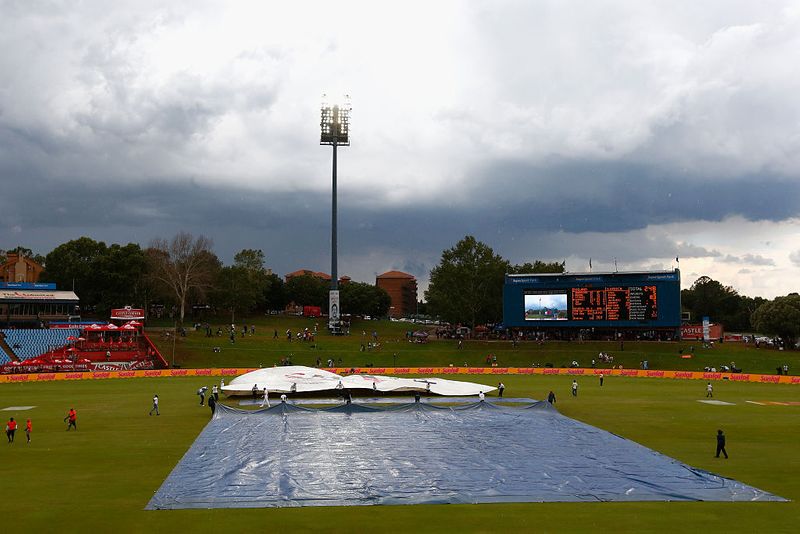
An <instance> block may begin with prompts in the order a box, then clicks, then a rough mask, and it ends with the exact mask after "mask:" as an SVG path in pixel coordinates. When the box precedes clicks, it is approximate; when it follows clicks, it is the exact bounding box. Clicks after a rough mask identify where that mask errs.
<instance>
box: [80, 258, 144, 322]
mask: <svg viewBox="0 0 800 534" xmlns="http://www.w3.org/2000/svg"><path fill="white" fill-rule="evenodd" d="M92 270H93V272H94V274H95V280H94V284H95V285H96V286H97V287H98V288H100V292H99V294H98V296H97V297H98V298H97V301H96V302H95V303H94V304H95V305H96V306H97V308H98V310H99V311H101V312H108V311H109V310H111V309H112V308H115V307H120V306H138V305H142V303H143V302H144V299H145V292H146V288H145V287H144V284H145V282H144V280H145V275H146V271H147V260H146V259H145V255H144V251H143V250H142V248H141V247H140V246H139V245H138V244H136V243H128V244H127V245H125V246H122V245H118V244H116V243H115V244H112V245H111V246H110V247H108V248H107V249H106V250H105V251H103V253H102V254H99V255H98V256H97V257H96V258H95V259H94V261H93V262H92Z"/></svg>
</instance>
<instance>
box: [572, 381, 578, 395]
mask: <svg viewBox="0 0 800 534" xmlns="http://www.w3.org/2000/svg"><path fill="white" fill-rule="evenodd" d="M572 396H573V397H577V396H578V381H577V380H573V381H572Z"/></svg>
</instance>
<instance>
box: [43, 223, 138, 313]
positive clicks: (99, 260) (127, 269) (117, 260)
mask: <svg viewBox="0 0 800 534" xmlns="http://www.w3.org/2000/svg"><path fill="white" fill-rule="evenodd" d="M45 263H46V265H47V267H46V268H45V270H44V272H43V273H42V275H41V276H40V279H41V280H45V281H49V282H55V283H56V285H57V286H58V287H61V288H70V289H71V288H73V287H74V288H75V292H76V293H77V295H78V296H79V297H80V299H81V306H82V307H84V308H87V307H96V308H97V311H98V313H105V312H108V311H109V310H110V309H111V308H113V307H115V306H125V305H135V304H139V303H141V302H142V301H143V299H144V293H145V288H144V285H143V280H144V275H145V272H146V262H145V257H144V252H143V251H142V249H141V247H140V246H139V245H137V244H136V243H128V244H127V245H124V246H123V245H118V244H112V245H111V246H110V247H108V246H106V244H105V243H103V242H102V241H99V242H98V241H95V240H93V239H91V238H88V237H81V238H80V239H74V240H72V241H68V242H66V243H64V244H61V245H59V246H58V247H56V248H55V249H53V251H52V252H50V253H49V254H48V255H47V257H46V258H45Z"/></svg>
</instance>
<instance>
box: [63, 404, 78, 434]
mask: <svg viewBox="0 0 800 534" xmlns="http://www.w3.org/2000/svg"><path fill="white" fill-rule="evenodd" d="M64 422H65V423H66V422H69V424H68V425H67V432H69V429H70V428H74V429H75V430H76V431H77V430H78V412H76V411H75V408H70V409H69V413H68V414H67V416H66V417H65V418H64Z"/></svg>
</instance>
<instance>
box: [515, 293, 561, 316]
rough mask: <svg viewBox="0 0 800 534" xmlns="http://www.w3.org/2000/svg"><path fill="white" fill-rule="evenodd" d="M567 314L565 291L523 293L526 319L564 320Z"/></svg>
mask: <svg viewBox="0 0 800 534" xmlns="http://www.w3.org/2000/svg"><path fill="white" fill-rule="evenodd" d="M568 316H569V314H568V311H567V292H566V291H560V292H557V293H556V292H551V291H528V292H526V293H525V320H526V321H566V320H567V319H568Z"/></svg>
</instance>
